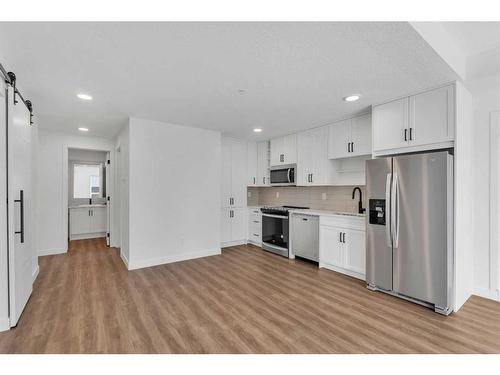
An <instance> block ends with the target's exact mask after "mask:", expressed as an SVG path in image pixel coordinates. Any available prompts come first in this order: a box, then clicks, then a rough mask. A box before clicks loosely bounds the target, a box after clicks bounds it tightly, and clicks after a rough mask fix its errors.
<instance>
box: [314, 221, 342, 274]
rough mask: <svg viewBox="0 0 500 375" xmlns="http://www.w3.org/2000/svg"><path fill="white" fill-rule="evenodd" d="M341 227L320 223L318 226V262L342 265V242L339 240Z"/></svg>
mask: <svg viewBox="0 0 500 375" xmlns="http://www.w3.org/2000/svg"><path fill="white" fill-rule="evenodd" d="M341 232H342V230H341V229H339V228H335V227H329V226H323V225H321V226H320V228H319V237H320V243H319V262H320V263H328V264H331V265H334V266H337V267H343V259H342V258H343V257H342V255H343V254H342V253H343V247H344V246H343V243H342V242H340V233H341Z"/></svg>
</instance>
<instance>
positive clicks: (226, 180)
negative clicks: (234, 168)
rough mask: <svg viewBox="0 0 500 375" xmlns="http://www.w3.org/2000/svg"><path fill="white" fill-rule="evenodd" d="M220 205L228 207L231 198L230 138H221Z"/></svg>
mask: <svg viewBox="0 0 500 375" xmlns="http://www.w3.org/2000/svg"><path fill="white" fill-rule="evenodd" d="M221 155H222V161H221V162H222V171H221V174H222V176H221V178H222V181H221V205H222V207H229V205H230V198H231V140H230V139H227V138H222V151H221Z"/></svg>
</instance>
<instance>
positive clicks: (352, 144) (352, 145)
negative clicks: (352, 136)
mask: <svg viewBox="0 0 500 375" xmlns="http://www.w3.org/2000/svg"><path fill="white" fill-rule="evenodd" d="M351 152H354V142H351Z"/></svg>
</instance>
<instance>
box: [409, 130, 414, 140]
mask: <svg viewBox="0 0 500 375" xmlns="http://www.w3.org/2000/svg"><path fill="white" fill-rule="evenodd" d="M412 130H413V128H410V141H412V140H413V136H412V134H411V133H412Z"/></svg>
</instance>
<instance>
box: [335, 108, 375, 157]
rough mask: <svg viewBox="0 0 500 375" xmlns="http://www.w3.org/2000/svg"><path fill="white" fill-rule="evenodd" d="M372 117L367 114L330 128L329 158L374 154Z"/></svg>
mask: <svg viewBox="0 0 500 375" xmlns="http://www.w3.org/2000/svg"><path fill="white" fill-rule="evenodd" d="M371 142H372V124H371V115H370V114H366V115H362V116H358V117H354V118H351V119H348V120H343V121H339V122H336V123H334V124H332V125H330V126H329V134H328V158H329V159H342V158H349V157H353V156H360V155H368V154H371V153H372V146H371Z"/></svg>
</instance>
